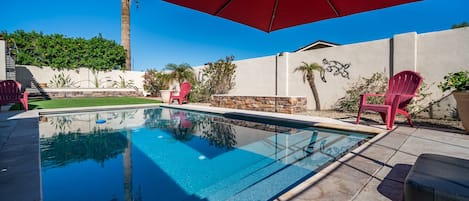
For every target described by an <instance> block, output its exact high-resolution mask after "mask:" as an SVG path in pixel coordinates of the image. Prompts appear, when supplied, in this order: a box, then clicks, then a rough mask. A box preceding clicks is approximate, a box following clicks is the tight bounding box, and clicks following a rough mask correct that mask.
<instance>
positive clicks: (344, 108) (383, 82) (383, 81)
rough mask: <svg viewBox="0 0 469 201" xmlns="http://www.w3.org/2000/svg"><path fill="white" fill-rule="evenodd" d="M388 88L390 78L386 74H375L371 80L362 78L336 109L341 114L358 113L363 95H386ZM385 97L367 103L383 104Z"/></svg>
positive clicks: (340, 100)
mask: <svg viewBox="0 0 469 201" xmlns="http://www.w3.org/2000/svg"><path fill="white" fill-rule="evenodd" d="M387 86H388V78H387V77H386V76H385V75H384V73H374V74H373V75H372V76H371V78H360V79H359V80H358V81H357V82H355V83H353V84H352V86H351V87H350V88H349V89H347V90H346V91H345V97H342V98H340V99H339V100H338V101H337V103H336V104H335V109H336V110H338V111H341V112H357V111H358V106H359V104H360V95H361V94H367V93H371V94H384V93H386V90H387ZM383 101H384V99H383V97H369V98H368V100H367V102H368V103H373V104H381V103H383Z"/></svg>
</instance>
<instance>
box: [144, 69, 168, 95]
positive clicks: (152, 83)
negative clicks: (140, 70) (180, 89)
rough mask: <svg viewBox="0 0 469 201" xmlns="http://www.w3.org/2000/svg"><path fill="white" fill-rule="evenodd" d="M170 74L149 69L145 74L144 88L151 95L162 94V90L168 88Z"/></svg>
mask: <svg viewBox="0 0 469 201" xmlns="http://www.w3.org/2000/svg"><path fill="white" fill-rule="evenodd" d="M168 83H169V82H168V75H167V74H165V73H163V72H159V71H157V70H155V69H148V70H147V71H146V72H145V74H144V75H143V89H145V90H146V91H147V92H149V93H150V94H151V96H160V95H161V94H160V90H163V89H168V88H169V86H168Z"/></svg>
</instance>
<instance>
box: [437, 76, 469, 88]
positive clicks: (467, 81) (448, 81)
mask: <svg viewBox="0 0 469 201" xmlns="http://www.w3.org/2000/svg"><path fill="white" fill-rule="evenodd" d="M443 79H445V81H444V82H440V84H439V85H438V87H439V88H440V89H441V91H443V92H445V91H448V90H455V91H464V90H469V71H459V72H456V73H448V75H445V76H444V77H443Z"/></svg>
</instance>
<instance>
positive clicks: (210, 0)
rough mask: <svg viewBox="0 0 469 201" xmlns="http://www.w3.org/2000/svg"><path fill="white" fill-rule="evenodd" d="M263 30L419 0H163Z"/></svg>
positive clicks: (268, 30)
mask: <svg viewBox="0 0 469 201" xmlns="http://www.w3.org/2000/svg"><path fill="white" fill-rule="evenodd" d="M165 1H167V2H170V3H174V4H177V5H180V6H184V7H188V8H191V9H195V10H198V11H202V12H205V13H209V14H211V15H215V16H219V17H222V18H226V19H229V20H232V21H235V22H239V23H241V24H245V25H248V26H251V27H254V28H256V29H260V30H262V31H265V32H271V31H275V30H279V29H283V28H287V27H291V26H296V25H300V24H306V23H310V22H315V21H319V20H324V19H329V18H336V17H342V16H346V15H351V14H354V13H360V12H365V11H369V10H376V9H380V8H386V7H390V6H395V5H399V4H404V3H410V2H415V1H419V0H165Z"/></svg>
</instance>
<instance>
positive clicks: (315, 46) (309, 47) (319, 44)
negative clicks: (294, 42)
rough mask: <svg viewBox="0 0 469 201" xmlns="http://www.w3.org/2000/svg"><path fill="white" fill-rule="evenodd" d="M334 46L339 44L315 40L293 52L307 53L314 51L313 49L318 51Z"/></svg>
mask: <svg viewBox="0 0 469 201" xmlns="http://www.w3.org/2000/svg"><path fill="white" fill-rule="evenodd" d="M335 46H339V44H336V43H331V42H327V41H323V40H317V41H316V42H314V43H311V44H309V45H306V46H304V47H301V48H300V49H297V50H295V51H294V52H303V51H308V50H314V49H320V48H326V47H335Z"/></svg>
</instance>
